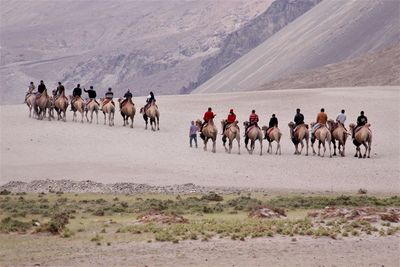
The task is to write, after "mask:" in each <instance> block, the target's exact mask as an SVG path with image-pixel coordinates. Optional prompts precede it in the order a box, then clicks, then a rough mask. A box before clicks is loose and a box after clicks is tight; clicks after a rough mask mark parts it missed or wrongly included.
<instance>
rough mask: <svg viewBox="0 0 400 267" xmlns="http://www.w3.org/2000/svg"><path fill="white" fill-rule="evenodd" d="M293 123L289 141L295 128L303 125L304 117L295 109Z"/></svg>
mask: <svg viewBox="0 0 400 267" xmlns="http://www.w3.org/2000/svg"><path fill="white" fill-rule="evenodd" d="M293 121H294V126H293V128H292V129H291V130H290V139H293V137H294V133H295V132H296V130H297V127H299V126H300V125H303V124H304V115H303V114H301V113H300V109H299V108H297V109H296V115H294V119H293Z"/></svg>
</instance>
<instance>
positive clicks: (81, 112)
mask: <svg viewBox="0 0 400 267" xmlns="http://www.w3.org/2000/svg"><path fill="white" fill-rule="evenodd" d="M81 123H83V111H82V112H81Z"/></svg>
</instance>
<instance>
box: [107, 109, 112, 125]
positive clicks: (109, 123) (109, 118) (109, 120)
mask: <svg viewBox="0 0 400 267" xmlns="http://www.w3.org/2000/svg"><path fill="white" fill-rule="evenodd" d="M108 126H112V124H111V112H109V113H108Z"/></svg>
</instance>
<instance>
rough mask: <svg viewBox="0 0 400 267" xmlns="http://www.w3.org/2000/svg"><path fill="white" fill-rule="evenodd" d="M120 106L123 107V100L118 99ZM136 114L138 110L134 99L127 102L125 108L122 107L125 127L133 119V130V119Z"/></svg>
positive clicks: (124, 104)
mask: <svg viewBox="0 0 400 267" xmlns="http://www.w3.org/2000/svg"><path fill="white" fill-rule="evenodd" d="M118 102H119V104H120V105H121V104H122V102H123V99H121V98H120V99H118ZM135 113H136V108H135V104H134V103H133V102H132V99H131V98H129V99H127V100H125V102H124V103H123V106H122V107H121V115H122V119H123V120H124V126H125V125H127V124H129V122H128V120H129V118H130V119H131V128H133V119H134V117H135Z"/></svg>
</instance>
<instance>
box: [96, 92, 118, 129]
mask: <svg viewBox="0 0 400 267" xmlns="http://www.w3.org/2000/svg"><path fill="white" fill-rule="evenodd" d="M105 101H106V99H104V98H100V104H101V108H100V109H101V111H103V114H104V125H106V122H107V117H106V114H108V125H110V126H114V113H115V106H114V104H113V102H112V101H109V102H107V103H106V104H105V105H104V102H105Z"/></svg>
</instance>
